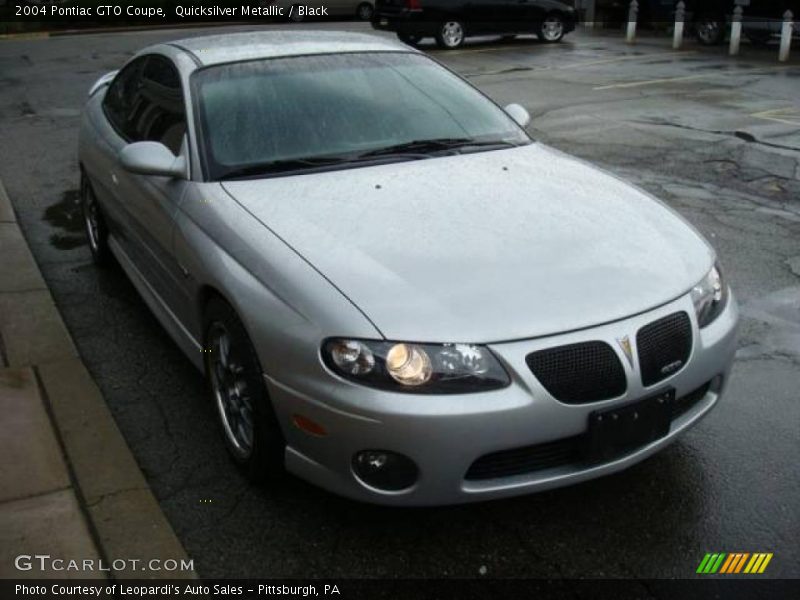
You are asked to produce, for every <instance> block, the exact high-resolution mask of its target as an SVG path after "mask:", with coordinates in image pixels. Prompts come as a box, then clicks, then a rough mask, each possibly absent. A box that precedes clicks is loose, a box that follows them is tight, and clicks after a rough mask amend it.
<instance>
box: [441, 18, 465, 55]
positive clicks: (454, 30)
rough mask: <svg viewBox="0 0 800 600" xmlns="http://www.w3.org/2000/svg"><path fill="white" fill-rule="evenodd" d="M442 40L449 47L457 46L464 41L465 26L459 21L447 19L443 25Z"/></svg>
mask: <svg viewBox="0 0 800 600" xmlns="http://www.w3.org/2000/svg"><path fill="white" fill-rule="evenodd" d="M441 38H442V42H443V43H444V45H445V46H446V47H447V48H457V47H458V46H460V45H461V43H462V42H463V41H464V27H463V25H461V23H459V22H458V21H447V22H446V23H445V24H444V25H442V31H441Z"/></svg>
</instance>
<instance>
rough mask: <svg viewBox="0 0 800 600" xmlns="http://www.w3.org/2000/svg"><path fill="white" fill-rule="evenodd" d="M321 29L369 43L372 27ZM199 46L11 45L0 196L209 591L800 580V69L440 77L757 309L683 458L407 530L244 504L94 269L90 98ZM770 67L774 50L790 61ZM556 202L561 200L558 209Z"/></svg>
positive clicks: (539, 69)
mask: <svg viewBox="0 0 800 600" xmlns="http://www.w3.org/2000/svg"><path fill="white" fill-rule="evenodd" d="M326 27H335V28H347V29H363V28H364V26H362V25H358V24H336V25H326ZM200 33H202V31H201V30H187V31H183V32H182V31H163V30H162V31H156V32H135V33H125V34H117V35H110V34H102V35H81V36H67V37H60V38H53V39H49V40H13V41H0V177H2V179H3V181H4V183H5V186H6V188H7V190H8V193H9V195H10V197H11V199H12V201H13V203H14V206H15V208H16V211H17V213H18V216H19V218H20V220H21V224H22V226H23V229H24V232H25V235H26V237H27V239H28V241H29V243H30V245H31V247H32V250H33V252H34V255H35V257H36V260H37V261H38V263H39V266H40V268H41V270H42V271H43V273H44V276H45V278H46V280H47V282H48V284H49V285H50V287H51V289H52V292H53V295H54V297H55V300H56V303H57V304H58V307H59V309H60V310H61V312H62V314H63V316H64V319H65V321H66V323H67V326H68V327H69V330H70V332H71V333H72V335H73V337H74V339H75V341H76V344H77V346H78V348H79V351H80V354H81V356H82V357H83V359H84V360H85V362H86V364H87V365H88V367H89V369H90V371H91V373H92V374H93V376H94V377H95V379H96V380H97V382H98V384H99V386H100V388H101V389H102V391H103V394H104V395H105V397H106V399H107V401H108V404H109V406H110V407H111V410H112V412H113V414H114V417H115V419H116V420H117V423H118V424H119V426H120V428H121V430H122V432H123V434H124V435H125V438H126V440H127V441H128V443H129V445H130V446H131V448H132V450H133V452H134V454H135V456H136V459H137V461H138V463H139V465H140V466H141V468H142V470H143V471H144V473H145V475H146V476H147V479H148V481H149V483H150V485H151V486H152V488H153V491H154V493H155V495H156V497H157V498H158V500H159V502H160V503H161V506H162V507H163V509H164V511H165V513H166V515H167V517H168V518H169V520H170V522H171V523H172V526H173V527H174V529H175V531H176V533H177V534H178V536H179V538H180V539H181V541H182V542H183V543H184V545H185V547H186V549H187V552H188V554H189V555H190V557H192V558H194V560H195V566H196V568H197V570H198V571H199V573H200V574H201V575H203V576H206V577H325V578H328V577H554V578H560V577H634V578H642V579H645V578H656V577H678V578H680V577H693V576H694V571H695V569H696V567H697V565H698V563H699V562H700V560H701V559H702V557H703V555H704V554H705V553H706V552H715V551H719V552H738V551H744V552H773V553H774V558H773V560H772V562H771V564H770V566H769V569H768V571H767V573H766V574H765V576H770V577H798V576H800V567H799V566H798V565H800V544H798V542H797V540H798V539H800V518H799V517H798V507H799V506H800V476H799V475H800V470H799V469H798V459H797V456H798V451H800V392H799V391H798V390H800V59H793V62H790V63H789V64H787V65H778V63H777V61H776V60H775V57H774V56H773V54H777V49H772V48H770V49H766V50H762V49H755V48H751V47H749V46H746V45H745V46H743V56H742V57H740V58H738V59H730V58H728V57H727V56H725V54H724V51H723V50H721V49H713V50H701V49H699V48H697V47H696V46H694V45H693V44H691V43H690V44H688V45H687V49H686V50H685V51H684V52H681V53H678V54H675V53H672V52H671V51H670V50H669V48H668V45H667V44H666V42H665V41H664V40H658V39H649V38H648V39H643V40H642V41H641V42H640V43H639V44H638V45H636V46H633V47H631V46H626V45H625V44H623V43H622V42H621V40H620V39H619V38H618V37H613V36H612V37H590V36H587V35H585V34H574V35H571V36H569V37H568V38H567V39H566V40H565V42H564V43H562V44H560V45H557V46H545V45H541V44H539V43H537V42H535V41H534V40H527V39H522V40H517V41H515V42H512V43H500V42H497V41H494V40H489V41H478V42H475V43H471V44H469V45H468V46H467V47H465V48H464V49H462V50H459V51H456V52H452V53H447V54H444V53H441V52H438V51H436V50H434V49H433V48H432V47H427V46H425V47H424V48H425V49H426V50H431V51H432V53H433V54H434V55H435V56H436V58H438V59H439V60H442V61H444V62H445V63H446V64H447V65H448V66H450V67H451V68H453V69H455V70H456V71H458V72H460V73H462V74H463V75H465V76H467V77H468V78H469V79H470V80H471V81H472V82H473V83H474V84H476V85H478V86H479V87H480V88H481V89H483V90H484V91H485V92H486V93H488V94H489V95H491V96H492V97H493V98H495V99H496V100H498V101H499V102H501V103H503V104H505V103H508V102H512V101H516V102H520V103H521V104H523V105H524V106H526V107H527V108H528V110H529V111H530V112H531V113H532V114H533V117H534V120H533V123H532V126H531V133H532V134H533V135H534V136H535V137H537V138H538V139H540V140H542V141H544V142H546V143H548V144H551V145H553V146H555V147H557V148H560V149H562V150H564V151H566V152H570V153H573V154H576V155H578V156H581V157H583V158H585V159H587V160H590V161H593V162H596V163H598V164H600V165H601V166H603V167H605V168H608V169H610V170H611V171H613V172H615V173H617V174H619V175H620V176H622V177H625V178H628V179H631V180H633V181H634V182H636V183H637V184H639V185H642V186H643V187H645V188H646V189H648V190H650V191H652V192H653V193H655V194H656V195H658V196H659V197H661V198H663V199H664V200H665V201H667V202H668V203H669V204H670V205H671V206H673V207H674V208H675V209H676V210H678V211H679V212H680V213H682V214H683V215H685V216H686V217H687V218H688V219H689V220H690V221H691V222H692V223H693V224H694V225H695V226H696V227H697V228H698V229H699V230H700V231H701V232H702V233H703V234H704V235H706V236H707V237H708V239H709V240H711V241H712V243H713V244H714V245H715V247H716V248H717V250H718V251H719V254H720V258H721V260H722V263H723V264H724V266H725V267H726V270H727V273H728V276H729V279H730V281H731V283H732V285H733V287H734V289H735V291H736V294H737V296H738V298H739V300H740V302H741V304H742V312H743V321H742V332H741V339H740V343H739V346H740V349H739V352H738V354H737V362H736V365H735V369H734V372H733V377H732V381H731V384H730V389H729V392H728V394H727V396H726V397H725V398H724V400H723V402H722V403H721V404H720V405H719V407H718V408H717V409H716V410H715V411H713V413H712V414H711V415H710V416H709V417H707V418H706V419H705V420H704V421H703V422H702V423H701V424H699V425H698V426H697V427H696V428H695V429H693V430H692V431H690V432H689V433H688V434H687V435H685V436H684V437H683V438H681V439H680V440H679V441H678V442H677V443H675V444H674V445H672V446H671V447H670V448H669V449H667V450H666V451H664V452H662V453H660V454H658V455H657V456H655V457H653V458H651V459H649V460H647V461H645V462H644V463H641V464H639V465H637V466H635V467H633V468H631V469H629V470H627V471H625V472H623V473H620V474H617V475H614V476H611V477H606V478H604V479H600V480H596V481H592V482H589V483H584V484H581V485H577V486H573V487H569V488H565V489H561V490H557V491H552V492H546V493H541V494H538V495H530V496H524V497H520V498H516V499H511V500H504V501H495V502H487V503H482V504H475V505H466V506H455V507H444V508H426V509H395V508H382V507H376V506H369V505H364V504H359V503H354V502H351V501H348V500H344V499H340V498H337V497H335V496H332V495H330V494H328V493H326V492H323V491H320V490H318V489H316V488H314V487H312V486H310V485H308V484H305V483H304V482H302V481H299V480H296V479H294V478H288V479H287V480H286V481H285V482H284V483H283V484H282V485H280V486H279V487H275V488H274V489H267V488H259V487H251V486H250V485H248V484H247V483H246V482H245V481H244V480H243V478H242V477H240V475H239V474H238V473H237V471H236V470H235V468H234V467H233V465H232V464H231V462H230V461H229V460H228V458H227V457H226V455H225V451H224V448H223V445H222V441H221V438H220V436H219V433H218V431H217V426H216V424H215V421H214V417H213V413H212V410H211V407H210V405H209V404H208V403H207V402H206V401H205V396H204V386H203V382H202V379H201V377H200V376H199V374H198V373H197V372H196V371H195V370H194V369H193V367H192V366H191V365H190V364H189V361H188V360H187V359H186V358H185V357H184V356H183V355H182V354H181V353H180V351H179V350H178V349H177V347H176V346H175V345H174V344H173V343H172V342H171V341H170V339H169V338H168V337H167V335H166V333H165V332H164V331H163V330H162V329H161V327H160V326H159V325H158V323H157V322H156V320H155V318H154V317H153V316H152V315H151V314H150V313H149V312H148V310H147V308H146V306H145V304H144V303H143V301H142V300H141V299H140V298H139V297H138V295H137V293H136V291H135V290H134V288H133V286H132V285H131V284H130V283H129V282H128V281H127V280H126V278H125V277H124V276H123V275H122V274H121V272H120V271H119V270H114V269H110V270H105V271H98V270H96V269H95V268H94V267H93V266H92V265H91V263H90V260H89V251H88V249H87V247H86V244H85V240H84V238H83V234H82V231H81V224H80V219H79V214H78V211H77V206H76V203H75V201H76V198H77V186H78V171H77V158H76V134H77V125H78V119H79V112H80V108H81V104H82V102H83V99H84V97H85V94H86V91H87V90H88V88H89V86H90V85H91V83H92V82H93V81H94V80H95V79H96V78H97V77H99V76H100V75H102V74H103V73H105V72H106V71H109V70H112V69H116V68H118V67H119V65H120V64H121V63H122V62H124V61H125V60H126V59H127V58H128V56H130V54H131V53H132V52H133V51H135V50H137V49H139V48H140V47H142V46H145V45H147V44H150V43H154V42H157V41H161V40H166V39H175V38H179V37H185V36H186V35H199V34H200ZM773 50H774V52H773ZM553 201H557V199H554V200H553Z"/></svg>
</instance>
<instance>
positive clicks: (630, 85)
mask: <svg viewBox="0 0 800 600" xmlns="http://www.w3.org/2000/svg"><path fill="white" fill-rule="evenodd" d="M792 68H796V67H792V66H785V67H762V68H759V69H750V70H740V69H736V70H730V71H724V72H720V73H698V74H697V75H684V76H682V77H666V78H664V79H645V80H643V81H629V82H626V83H612V84H610V85H601V86H598V87H594V88H592V89H593V90H595V91H600V90H611V89H622V88H635V87H643V86H646V85H659V84H662V83H673V82H676V81H691V80H693V79H713V78H715V77H727V76H729V75H755V74H758V73H772V72H777V71H785V70H786V69H792Z"/></svg>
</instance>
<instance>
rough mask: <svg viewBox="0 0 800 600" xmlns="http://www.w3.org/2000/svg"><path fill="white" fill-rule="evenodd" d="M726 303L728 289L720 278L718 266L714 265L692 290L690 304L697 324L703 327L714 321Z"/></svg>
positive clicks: (720, 273)
mask: <svg viewBox="0 0 800 600" xmlns="http://www.w3.org/2000/svg"><path fill="white" fill-rule="evenodd" d="M727 301H728V287H727V286H726V285H725V281H724V280H723V278H722V271H721V270H720V268H719V265H715V266H714V267H713V268H712V269H711V270H710V271H709V272H708V275H706V276H705V277H703V279H702V280H701V281H700V283H698V284H697V285H696V286H694V287H693V288H692V302H694V310H695V312H696V313H697V323H698V325H700V327H705V326H706V325H708V324H709V323H711V322H712V321H713V320H714V319H716V318H717V317H718V316H719V314H720V313H721V312H722V309H723V308H725V303H726V302H727Z"/></svg>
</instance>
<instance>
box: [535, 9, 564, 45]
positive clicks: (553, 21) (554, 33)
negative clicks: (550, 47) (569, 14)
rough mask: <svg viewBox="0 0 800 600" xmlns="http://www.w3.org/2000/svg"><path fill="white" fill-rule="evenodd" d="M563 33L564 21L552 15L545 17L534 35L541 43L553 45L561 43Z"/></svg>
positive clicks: (556, 15) (559, 16)
mask: <svg viewBox="0 0 800 600" xmlns="http://www.w3.org/2000/svg"><path fill="white" fill-rule="evenodd" d="M564 32H565V28H564V19H562V18H561V15H558V14H556V13H552V14H549V15H547V16H546V17H545V18H544V21H542V22H541V23H540V24H539V30H538V31H537V32H536V35H537V36H538V37H539V39H540V40H542V41H543V42H546V43H548V44H554V43H556V42H560V41H561V38H563V37H564Z"/></svg>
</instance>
